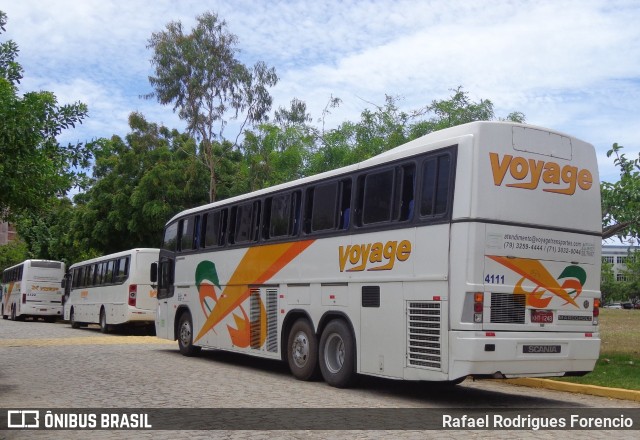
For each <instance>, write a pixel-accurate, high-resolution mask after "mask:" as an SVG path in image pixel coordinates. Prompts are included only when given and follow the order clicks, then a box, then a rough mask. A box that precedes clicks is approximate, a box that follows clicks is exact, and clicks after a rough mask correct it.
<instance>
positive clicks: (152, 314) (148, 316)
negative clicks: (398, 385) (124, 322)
mask: <svg viewBox="0 0 640 440" xmlns="http://www.w3.org/2000/svg"><path fill="white" fill-rule="evenodd" d="M155 320H156V311H155V310H143V309H133V308H131V307H130V308H129V322H140V321H144V322H155Z"/></svg>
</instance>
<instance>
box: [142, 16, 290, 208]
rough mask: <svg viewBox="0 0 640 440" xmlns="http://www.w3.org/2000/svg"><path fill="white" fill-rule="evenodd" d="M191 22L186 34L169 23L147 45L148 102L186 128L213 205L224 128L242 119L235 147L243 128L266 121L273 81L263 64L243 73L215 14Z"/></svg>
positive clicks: (233, 45)
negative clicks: (151, 71) (169, 109)
mask: <svg viewBox="0 0 640 440" xmlns="http://www.w3.org/2000/svg"><path fill="white" fill-rule="evenodd" d="M196 20H197V24H196V27H195V28H194V29H193V30H192V31H191V33H189V34H185V33H184V31H183V29H182V23H180V22H175V21H174V22H171V23H169V24H167V26H166V29H165V30H164V31H161V32H156V33H154V34H153V35H152V36H151V38H150V39H149V44H148V46H147V47H148V48H150V49H152V50H153V57H152V59H151V63H152V65H153V66H154V68H155V75H154V76H150V77H149V82H150V83H151V86H152V87H153V88H154V90H155V91H154V92H153V93H151V94H149V95H147V97H149V98H151V97H154V96H155V97H156V98H157V99H158V102H160V103H161V104H173V110H174V111H178V116H179V117H180V119H182V120H184V121H186V122H187V131H188V132H189V133H190V134H191V135H193V136H194V137H195V138H196V139H197V140H199V141H200V142H201V143H200V149H201V151H200V154H199V157H200V158H201V159H202V160H203V161H204V163H205V165H206V166H207V168H208V169H209V175H210V179H209V199H210V201H214V200H216V198H217V195H218V194H217V182H218V179H217V175H216V173H217V169H218V167H219V166H221V160H222V158H221V157H220V156H218V155H217V154H216V153H218V149H219V148H222V150H225V141H227V140H228V139H227V137H226V136H225V133H224V131H225V128H226V127H227V125H228V123H229V121H231V120H240V117H241V116H243V118H242V119H241V121H240V123H241V128H240V130H239V131H238V133H237V135H236V138H235V141H234V142H233V145H234V146H235V145H236V144H237V141H238V138H239V136H240V135H241V134H242V132H243V130H244V127H245V125H247V124H253V123H260V122H263V121H265V120H266V117H267V112H268V111H269V110H270V109H271V104H272V98H271V96H270V95H269V92H268V88H269V87H272V86H274V85H275V84H276V83H277V81H278V77H277V75H276V73H275V70H274V69H273V68H269V67H267V65H266V64H265V63H264V62H257V63H256V64H255V65H254V66H253V67H252V68H248V67H246V66H245V65H244V64H242V63H241V62H240V61H239V60H238V59H237V57H236V55H237V52H238V49H237V48H236V45H237V40H238V39H237V37H236V36H235V35H233V34H232V33H230V32H229V31H228V29H227V24H226V22H225V21H224V20H221V19H220V18H219V17H218V16H217V15H216V14H215V13H213V12H207V13H204V14H202V15H200V16H198V17H197V19H196Z"/></svg>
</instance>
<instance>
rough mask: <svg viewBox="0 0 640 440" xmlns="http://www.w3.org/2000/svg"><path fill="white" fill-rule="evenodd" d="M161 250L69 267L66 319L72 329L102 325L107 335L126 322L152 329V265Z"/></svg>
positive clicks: (130, 252) (117, 255)
mask: <svg viewBox="0 0 640 440" xmlns="http://www.w3.org/2000/svg"><path fill="white" fill-rule="evenodd" d="M158 253H159V249H132V250H128V251H124V252H118V253H115V254H110V255H105V256H102V257H98V258H94V259H92V260H87V261H82V262H80V263H75V264H73V265H72V266H70V267H69V278H70V281H69V282H70V289H69V298H68V299H67V301H66V302H65V307H64V318H65V320H67V321H69V322H70V323H71V327H73V328H79V327H81V326H84V325H87V324H99V325H100V330H102V332H103V333H107V332H108V331H109V330H110V329H111V327H112V326H114V325H119V324H127V323H137V324H148V325H150V326H153V322H154V320H155V312H156V289H155V286H152V285H151V282H150V280H149V278H150V277H149V266H150V265H151V264H152V263H153V262H155V261H158Z"/></svg>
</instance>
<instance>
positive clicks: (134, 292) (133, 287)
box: [129, 284, 138, 307]
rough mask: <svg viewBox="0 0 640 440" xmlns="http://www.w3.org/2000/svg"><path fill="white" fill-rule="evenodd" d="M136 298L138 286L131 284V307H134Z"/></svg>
mask: <svg viewBox="0 0 640 440" xmlns="http://www.w3.org/2000/svg"><path fill="white" fill-rule="evenodd" d="M137 297H138V286H137V285H136V284H131V285H130V286H129V305H130V306H131V307H135V306H136V298H137Z"/></svg>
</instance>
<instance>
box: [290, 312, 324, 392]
mask: <svg viewBox="0 0 640 440" xmlns="http://www.w3.org/2000/svg"><path fill="white" fill-rule="evenodd" d="M287 361H288V363H289V369H290V370H291V373H292V374H293V375H294V376H295V377H296V379H299V380H311V379H313V378H315V376H317V372H318V340H317V338H316V335H315V333H314V332H313V327H312V326H311V323H309V321H308V320H306V319H298V320H297V321H296V322H295V323H294V324H293V326H292V327H291V331H290V332H289V338H288V339H287Z"/></svg>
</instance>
